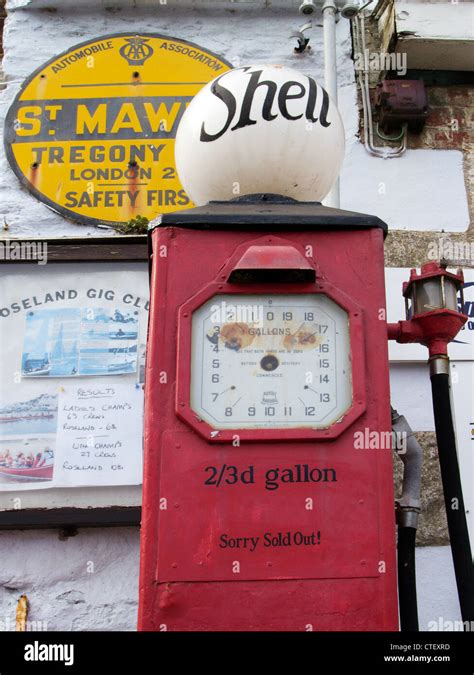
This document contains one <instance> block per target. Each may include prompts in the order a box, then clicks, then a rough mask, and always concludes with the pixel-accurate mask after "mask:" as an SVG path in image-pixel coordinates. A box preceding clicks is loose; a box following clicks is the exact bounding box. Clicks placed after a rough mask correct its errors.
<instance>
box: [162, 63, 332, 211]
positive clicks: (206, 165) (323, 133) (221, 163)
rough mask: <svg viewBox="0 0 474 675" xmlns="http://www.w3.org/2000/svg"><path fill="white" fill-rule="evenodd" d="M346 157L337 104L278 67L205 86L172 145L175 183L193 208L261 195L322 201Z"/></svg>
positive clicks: (230, 75)
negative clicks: (212, 202) (181, 186)
mask: <svg viewBox="0 0 474 675" xmlns="http://www.w3.org/2000/svg"><path fill="white" fill-rule="evenodd" d="M343 157H344V128H343V125H342V120H341V116H340V114H339V111H338V109H337V107H336V105H335V103H334V102H333V101H332V100H331V99H330V97H329V96H328V94H327V93H326V91H325V90H324V89H323V88H322V87H321V86H320V85H319V84H317V83H316V82H315V80H313V79H312V78H310V77H307V76H306V75H303V73H300V72H299V71H297V70H294V69H292V68H286V67H284V66H277V65H255V66H245V67H241V68H234V69H233V70H230V71H227V72H226V73H224V74H223V75H219V76H218V77H216V78H215V79H214V80H212V82H209V83H208V84H207V85H206V86H205V87H204V88H203V89H201V91H200V92H199V93H198V94H197V95H196V96H195V97H194V98H193V100H192V101H191V103H190V105H189V107H188V109H187V110H186V112H185V113H184V115H183V117H182V119H181V122H180V124H179V127H178V131H177V135H176V144H175V158H176V168H177V170H178V174H179V178H180V180H181V183H182V185H183V188H184V189H185V191H186V192H187V193H188V195H189V197H190V198H191V199H192V200H193V202H194V203H195V204H196V205H198V206H201V205H203V204H207V203H208V202H209V201H211V200H224V201H226V200H229V199H233V198H235V197H239V196H243V195H248V194H252V193H261V192H262V193H263V192H266V193H274V194H280V195H284V196H286V197H292V198H294V199H297V200H300V201H320V200H321V199H323V197H325V196H326V195H327V193H328V192H329V190H330V189H331V187H332V185H333V183H334V181H335V180H336V178H337V176H338V173H339V171H340V168H341V164H342V160H343Z"/></svg>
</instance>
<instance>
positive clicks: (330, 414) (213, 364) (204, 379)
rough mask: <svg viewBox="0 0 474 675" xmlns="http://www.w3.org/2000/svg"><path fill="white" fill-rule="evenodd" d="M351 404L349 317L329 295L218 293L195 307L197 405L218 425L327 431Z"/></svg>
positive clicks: (194, 407) (196, 410)
mask: <svg viewBox="0 0 474 675" xmlns="http://www.w3.org/2000/svg"><path fill="white" fill-rule="evenodd" d="M351 404H352V374H351V358H350V341H349V317H348V314H347V312H346V311H345V310H344V309H343V308H342V307H340V306H339V305H337V304H336V303H335V302H334V301H333V300H331V299H330V298H329V297H327V296H326V295H324V294H302V295H290V294H288V295H286V294H285V295H276V294H275V295H273V294H272V295H270V294H269V295H238V294H236V295H233V294H232V295H216V296H214V297H213V298H211V299H210V300H209V301H207V302H206V303H205V304H204V305H201V307H199V308H198V309H197V310H196V311H195V312H194V314H193V317H192V351H191V408H192V410H193V411H194V413H195V414H197V415H198V416H199V417H200V418H201V419H203V420H205V421H206V422H207V423H208V424H209V425H211V426H212V427H214V428H215V429H259V428H272V429H291V428H308V429H325V428H328V427H330V426H331V425H332V424H334V423H335V422H336V421H337V420H338V419H340V418H341V417H342V416H343V415H344V413H345V412H346V411H347V410H348V409H349V408H350V406H351Z"/></svg>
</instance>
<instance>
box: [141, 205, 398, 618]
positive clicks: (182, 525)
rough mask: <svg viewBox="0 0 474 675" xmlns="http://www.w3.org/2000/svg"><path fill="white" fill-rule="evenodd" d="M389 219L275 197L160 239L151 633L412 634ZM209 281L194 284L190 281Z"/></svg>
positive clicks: (179, 222)
mask: <svg viewBox="0 0 474 675" xmlns="http://www.w3.org/2000/svg"><path fill="white" fill-rule="evenodd" d="M385 230H386V226H385V224H384V223H382V222H381V221H380V220H379V219H378V218H375V217H373V216H366V215H362V214H356V213H351V212H345V211H339V210H337V209H330V208H326V207H323V206H321V205H320V204H313V203H298V202H295V201H293V200H289V199H285V198H281V197H278V196H274V197H272V196H266V197H265V196H257V197H256V198H254V199H252V198H243V199H241V200H237V201H235V202H224V203H222V202H220V203H219V202H216V203H211V204H209V205H208V206H205V207H200V208H196V209H191V210H189V211H184V212H177V213H174V214H167V215H165V216H163V218H162V220H161V223H160V224H159V225H158V226H157V227H155V228H154V229H153V231H152V233H151V245H152V253H151V259H152V276H151V288H152V298H151V314H150V325H149V347H148V356H147V359H148V365H147V377H146V421H145V425H146V428H145V485H144V502H143V522H142V532H143V534H142V562H141V582H140V593H141V595H140V618H139V625H140V628H141V629H142V630H301V631H304V630H397V629H398V612H397V591H396V562H395V524H394V523H395V521H394V500H393V486H392V458H391V443H388V444H387V446H386V447H385V448H380V447H369V445H370V444H369V445H366V444H362V447H361V446H360V445H358V444H357V443H355V439H357V438H366V437H367V431H368V430H371V431H377V432H379V434H380V438H384V437H390V432H391V418H390V403H389V382H388V360H387V348H386V340H387V336H386V323H385V321H384V320H381V317H382V318H383V317H384V314H383V309H384V307H385V294H384V277H383V270H384V266H383V238H384V232H385ZM190 270H192V274H191V273H190Z"/></svg>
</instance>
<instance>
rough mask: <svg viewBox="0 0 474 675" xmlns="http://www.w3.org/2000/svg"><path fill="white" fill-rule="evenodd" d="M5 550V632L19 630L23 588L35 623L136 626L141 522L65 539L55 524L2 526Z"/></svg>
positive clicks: (0, 588) (0, 625) (1, 578)
mask: <svg viewBox="0 0 474 675" xmlns="http://www.w3.org/2000/svg"><path fill="white" fill-rule="evenodd" d="M0 550H1V561H2V562H1V565H0V632H1V631H2V630H4V629H7V630H15V612H16V604H17V601H18V598H19V596H20V595H21V594H22V593H26V595H27V596H28V600H29V603H30V612H29V616H28V619H29V621H30V622H32V625H31V626H30V628H31V629H34V628H37V629H41V630H54V631H58V630H73V631H81V630H136V621H137V599H138V560H139V537H138V529H137V528H117V529H114V528H111V529H108V530H92V529H91V530H80V531H79V533H78V534H77V536H75V537H69V538H68V539H65V540H63V541H61V540H60V539H59V538H58V532H56V531H53V530H43V531H41V530H39V531H31V532H21V533H19V532H0ZM33 622H34V623H33ZM35 624H36V625H35Z"/></svg>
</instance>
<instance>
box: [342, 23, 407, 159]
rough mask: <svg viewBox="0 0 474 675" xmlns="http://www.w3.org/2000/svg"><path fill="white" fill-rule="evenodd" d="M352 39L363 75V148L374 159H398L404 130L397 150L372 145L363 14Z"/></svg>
mask: <svg viewBox="0 0 474 675" xmlns="http://www.w3.org/2000/svg"><path fill="white" fill-rule="evenodd" d="M353 25H354V37H355V39H356V41H357V50H358V52H359V53H361V54H362V56H363V63H364V68H363V73H361V71H360V70H359V71H358V73H357V79H358V81H359V86H360V91H361V99H362V108H363V116H364V146H365V149H366V150H367V152H368V153H369V154H371V155H373V156H374V157H381V158H383V159H390V158H392V157H400V155H402V154H403V153H404V152H405V150H406V147H407V134H406V130H405V133H404V134H403V138H402V142H401V145H400V146H399V147H398V148H387V147H385V148H384V147H377V146H375V144H374V129H373V120H372V105H371V102H370V90H369V65H368V62H367V51H366V46H365V22H364V17H363V14H362V13H361V14H360V15H358V16H357V17H356V18H355V20H354V22H353Z"/></svg>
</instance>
